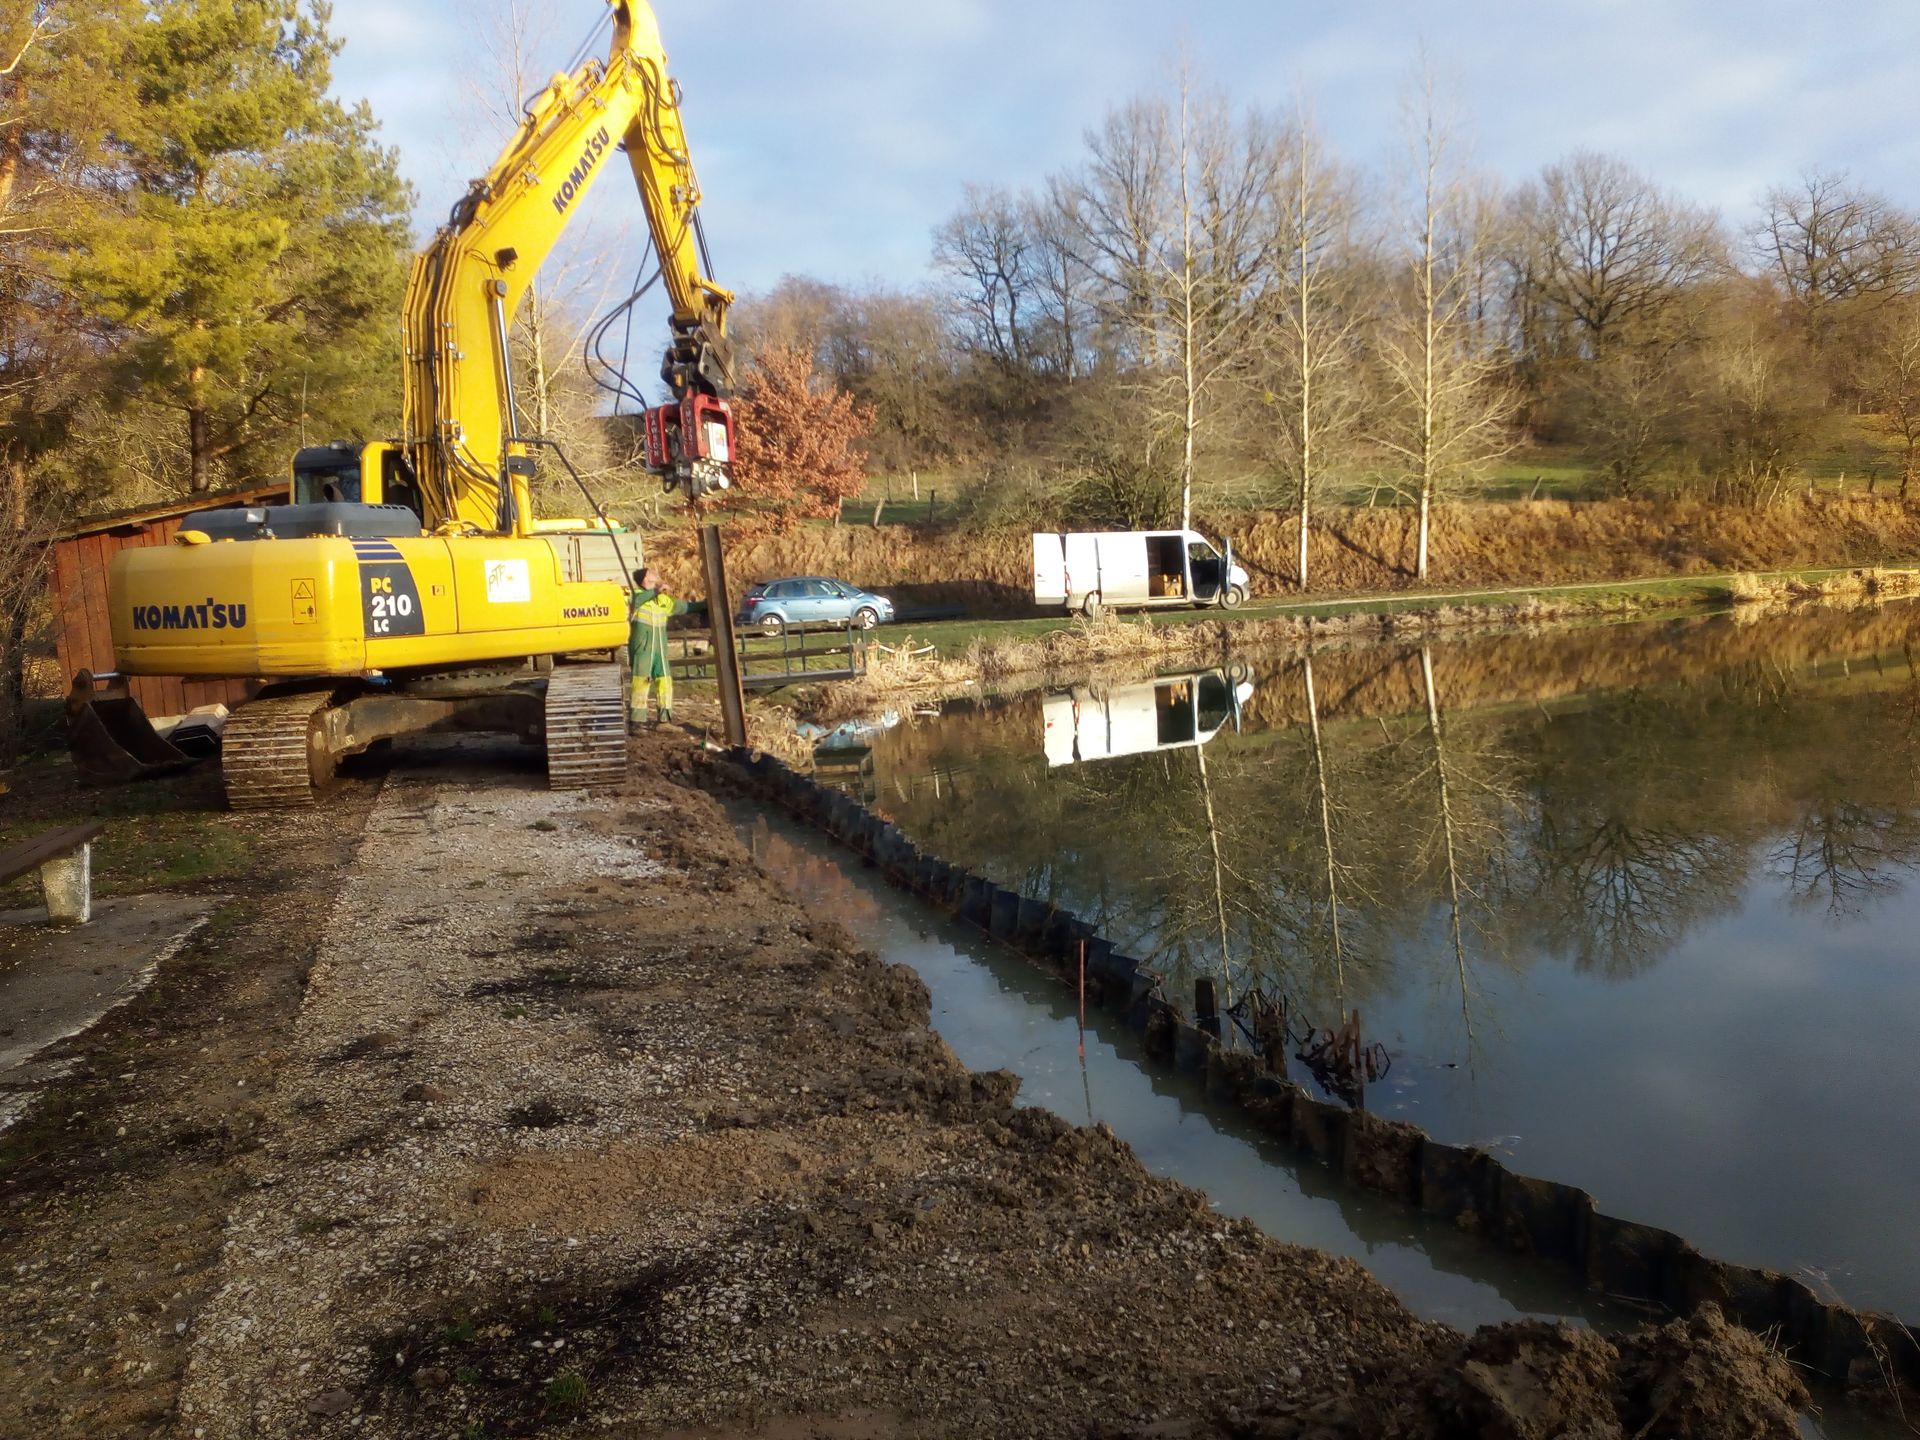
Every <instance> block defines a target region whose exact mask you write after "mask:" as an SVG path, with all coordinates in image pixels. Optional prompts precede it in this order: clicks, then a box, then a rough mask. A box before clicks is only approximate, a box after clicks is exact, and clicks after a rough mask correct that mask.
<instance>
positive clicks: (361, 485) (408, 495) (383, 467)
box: [293, 440, 423, 517]
mask: <svg viewBox="0 0 1920 1440" xmlns="http://www.w3.org/2000/svg"><path fill="white" fill-rule="evenodd" d="M293 503H294V504H296V505H323V504H335V505H338V504H347V505H404V506H406V507H407V509H409V510H411V511H412V512H413V513H414V515H415V516H416V517H418V516H419V515H421V514H422V513H423V512H422V509H421V503H420V486H419V484H418V482H417V481H416V480H415V479H414V474H413V467H412V466H410V465H408V464H407V457H406V456H405V455H403V454H402V453H401V452H400V450H399V448H398V447H397V446H394V445H390V444H388V443H386V442H385V441H380V440H376V441H374V442H372V443H371V444H367V445H354V444H352V443H350V442H348V441H345V440H332V441H329V442H328V443H327V444H325V445H308V446H306V447H305V448H303V449H301V450H299V451H298V452H296V453H295V455H294V457H293Z"/></svg>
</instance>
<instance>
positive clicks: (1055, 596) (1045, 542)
mask: <svg viewBox="0 0 1920 1440" xmlns="http://www.w3.org/2000/svg"><path fill="white" fill-rule="evenodd" d="M1033 603H1034V604H1036V605H1064V604H1066V603H1067V549H1066V539H1065V537H1064V536H1060V535H1041V534H1035V536H1034V537H1033Z"/></svg>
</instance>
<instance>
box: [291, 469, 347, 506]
mask: <svg viewBox="0 0 1920 1440" xmlns="http://www.w3.org/2000/svg"><path fill="white" fill-rule="evenodd" d="M293 499H294V503H295V504H297V505H319V504H323V503H325V502H328V501H332V502H334V503H335V504H338V503H339V502H341V501H347V502H349V503H358V501H359V499H360V466H359V465H358V464H357V463H355V464H353V465H342V466H339V467H338V468H329V469H324V470H318V469H316V470H305V471H302V472H301V473H300V474H298V475H296V476H295V477H294V482H293Z"/></svg>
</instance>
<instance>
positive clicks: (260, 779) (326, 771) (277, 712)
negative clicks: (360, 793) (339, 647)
mask: <svg viewBox="0 0 1920 1440" xmlns="http://www.w3.org/2000/svg"><path fill="white" fill-rule="evenodd" d="M332 700H333V692H332V691H331V690H303V691H298V692H296V693H294V694H291V695H268V696H265V697H263V698H261V699H258V700H251V701H249V702H247V703H246V704H245V705H242V706H241V707H240V708H239V709H238V710H236V711H234V712H233V717H232V718H231V719H230V720H228V721H227V728H226V733H225V735H224V737H223V738H222V740H221V744H220V779H221V781H222V783H224V784H225V786H226V789H227V805H228V806H229V807H230V808H231V809H234V810H290V809H297V808H299V807H300V806H304V805H311V804H312V803H313V801H314V794H315V790H314V780H315V772H316V770H317V771H318V773H319V776H320V778H322V779H324V778H326V777H327V776H329V775H331V774H332V772H333V766H332V763H331V760H330V758H329V757H327V756H326V755H325V753H324V745H325V742H324V740H323V739H322V737H321V734H320V727H319V725H318V724H317V723H316V722H317V721H318V718H319V715H320V712H321V711H323V710H325V709H326V708H327V706H328V705H329V704H330V703H331V702H332ZM316 761H317V762H319V763H318V764H316Z"/></svg>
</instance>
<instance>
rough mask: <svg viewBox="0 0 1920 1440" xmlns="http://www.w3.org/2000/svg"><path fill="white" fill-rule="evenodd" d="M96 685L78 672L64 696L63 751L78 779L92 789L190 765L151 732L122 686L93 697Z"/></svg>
mask: <svg viewBox="0 0 1920 1440" xmlns="http://www.w3.org/2000/svg"><path fill="white" fill-rule="evenodd" d="M95 684H96V680H95V677H94V674H93V672H92V671H90V670H82V671H81V672H80V673H79V674H77V675H75V676H74V677H73V688H72V689H71V690H69V691H68V692H67V749H68V751H69V752H70V753H71V754H72V756H73V765H74V768H75V769H76V770H78V771H79V772H80V773H81V775H82V776H84V777H85V778H86V779H88V780H91V781H94V782H95V783H97V784H111V783H115V782H119V781H126V780H147V779H151V778H152V777H154V776H156V775H166V774H170V773H171V772H173V771H175V770H182V769H185V768H186V767H187V766H189V765H191V764H193V763H194V757H193V756H191V755H188V754H187V753H186V752H185V751H183V750H181V749H179V748H178V747H177V746H175V745H174V744H172V743H171V742H170V741H168V740H166V739H163V738H162V737H161V735H160V733H159V732H158V731H156V730H155V729H154V728H153V722H152V721H150V720H148V719H147V712H146V711H144V710H142V709H141V708H140V702H139V701H138V700H135V699H134V698H133V696H132V695H130V694H128V693H127V692H126V688H125V684H124V682H122V683H121V684H120V686H119V687H118V689H117V690H116V689H114V688H109V689H107V690H105V691H103V692H100V693H97V694H96V693H95Z"/></svg>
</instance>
